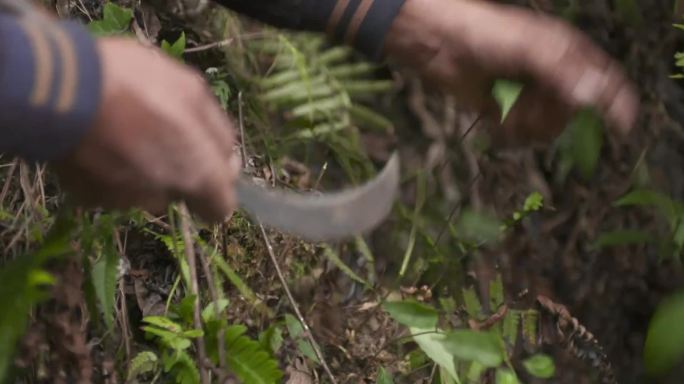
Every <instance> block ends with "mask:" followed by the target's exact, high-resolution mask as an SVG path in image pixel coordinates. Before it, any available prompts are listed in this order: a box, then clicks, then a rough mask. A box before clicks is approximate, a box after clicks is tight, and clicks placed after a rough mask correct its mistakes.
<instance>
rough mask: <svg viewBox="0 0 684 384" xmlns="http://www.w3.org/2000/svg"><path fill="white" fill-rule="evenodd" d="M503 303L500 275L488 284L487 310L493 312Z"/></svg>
mask: <svg viewBox="0 0 684 384" xmlns="http://www.w3.org/2000/svg"><path fill="white" fill-rule="evenodd" d="M503 303H504V287H503V281H502V280H501V275H500V274H498V273H497V275H496V278H495V279H494V280H492V281H490V282H489V309H491V310H492V311H495V310H496V309H497V308H499V307H500V306H501V305H502V304H503Z"/></svg>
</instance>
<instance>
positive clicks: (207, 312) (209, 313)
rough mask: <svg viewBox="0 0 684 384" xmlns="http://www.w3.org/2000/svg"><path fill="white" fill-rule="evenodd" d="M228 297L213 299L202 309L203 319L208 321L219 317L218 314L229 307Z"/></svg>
mask: <svg viewBox="0 0 684 384" xmlns="http://www.w3.org/2000/svg"><path fill="white" fill-rule="evenodd" d="M228 303H229V302H228V299H218V300H217V301H212V302H211V303H209V304H208V305H207V306H206V307H204V309H203V310H202V321H203V322H205V323H208V322H210V321H213V320H218V319H217V314H218V315H221V314H222V313H223V311H225V310H226V308H228Z"/></svg>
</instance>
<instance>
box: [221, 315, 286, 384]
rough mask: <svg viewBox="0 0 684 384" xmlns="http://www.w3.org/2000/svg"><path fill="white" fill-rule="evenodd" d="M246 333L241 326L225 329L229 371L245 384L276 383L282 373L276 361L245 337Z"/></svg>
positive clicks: (257, 344)
mask: <svg viewBox="0 0 684 384" xmlns="http://www.w3.org/2000/svg"><path fill="white" fill-rule="evenodd" d="M246 331H247V328H246V327H244V326H242V325H234V326H231V327H229V328H227V329H226V332H225V341H226V342H225V345H226V356H227V360H228V361H227V363H228V366H229V367H230V369H231V371H232V372H233V373H235V375H237V377H238V378H239V379H240V381H241V382H243V383H245V384H273V383H278V382H279V381H280V379H281V378H282V376H283V373H282V372H281V371H280V369H278V363H277V361H276V360H274V359H273V358H271V356H270V355H269V353H268V352H267V351H265V350H263V349H262V347H261V345H260V344H259V343H258V342H256V341H254V340H252V339H250V338H249V337H247V336H245V332H246Z"/></svg>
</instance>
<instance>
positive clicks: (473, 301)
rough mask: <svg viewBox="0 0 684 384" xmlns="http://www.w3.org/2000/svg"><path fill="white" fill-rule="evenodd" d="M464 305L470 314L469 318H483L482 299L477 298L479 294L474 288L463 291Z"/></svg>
mask: <svg viewBox="0 0 684 384" xmlns="http://www.w3.org/2000/svg"><path fill="white" fill-rule="evenodd" d="M463 303H464V305H465V309H466V312H468V316H470V317H471V318H473V319H477V318H479V317H480V316H481V314H482V304H480V299H478V298H477V294H476V293H475V290H474V289H473V288H472V287H470V288H466V289H464V290H463Z"/></svg>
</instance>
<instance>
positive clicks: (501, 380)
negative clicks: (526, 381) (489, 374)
mask: <svg viewBox="0 0 684 384" xmlns="http://www.w3.org/2000/svg"><path fill="white" fill-rule="evenodd" d="M496 384H520V381H519V380H518V376H516V375H515V373H514V372H512V371H511V370H510V369H506V368H499V369H497V370H496Z"/></svg>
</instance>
